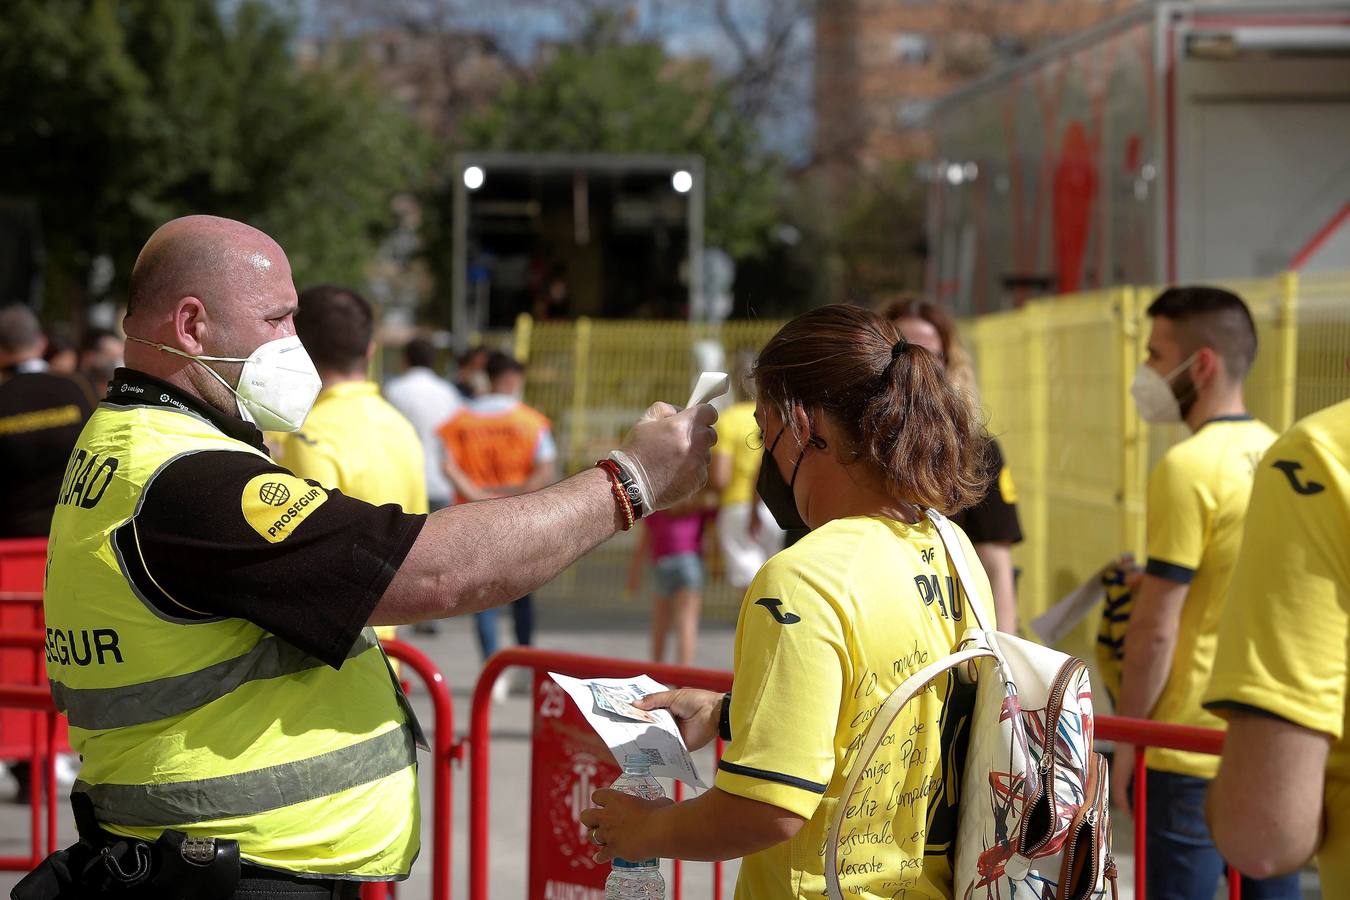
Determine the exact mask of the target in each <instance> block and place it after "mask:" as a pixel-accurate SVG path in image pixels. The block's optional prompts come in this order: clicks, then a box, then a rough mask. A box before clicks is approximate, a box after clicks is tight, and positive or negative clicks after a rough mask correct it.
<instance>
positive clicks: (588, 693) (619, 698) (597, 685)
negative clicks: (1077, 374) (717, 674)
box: [548, 672, 707, 788]
mask: <svg viewBox="0 0 1350 900" xmlns="http://www.w3.org/2000/svg"><path fill="white" fill-rule="evenodd" d="M548 675H549V677H550V678H552V679H553V680H554V681H556V682H557V683H558V685H559V686H560V687H561V688H562V689H563V690H564V691H566V692H567V695H568V696H569V697H571V698H572V702H573V703H575V704H576V705H577V707H578V708H579V709H580V710H581V714H582V715H583V716H585V717H586V721H587V722H589V723H590V725H591V727H592V728H594V729H595V733H596V734H598V735H600V739H601V740H603V741H604V742H605V745H606V746H607V747H609V751H610V752H611V753H613V754H614V758H615V759H616V760H618V761H619V763H620V764H622V763H623V760H624V757H625V756H628V755H629V754H630V753H636V754H640V755H642V756H645V757H647V759H648V760H650V761H651V764H652V774H653V775H655V776H656V777H658V778H675V779H678V780H679V781H683V782H684V783H685V784H688V785H692V786H694V787H697V788H706V787H707V785H706V784H704V783H703V779H701V778H699V777H698V769H697V768H695V766H694V760H693V758H692V757H691V756H690V755H689V749H688V748H687V747H685V746H684V739H683V738H681V737H680V730H679V728H678V727H676V725H675V719H674V718H673V717H672V716H671V715H670V713H669V712H667V711H666V710H664V709H654V710H651V711H650V712H648V711H647V710H643V709H638V708H637V707H635V706H633V701H634V700H637V699H639V698H641V697H645V696H646V695H648V694H655V693H657V692H659V691H664V690H665V689H666V687H665V685H663V684H661V683H660V682H658V681H656V680H655V679H654V678H651V677H649V676H647V675H636V676H634V677H632V678H591V679H584V678H569V677H568V676H566V675H559V674H558V673H557V672H549V673H548Z"/></svg>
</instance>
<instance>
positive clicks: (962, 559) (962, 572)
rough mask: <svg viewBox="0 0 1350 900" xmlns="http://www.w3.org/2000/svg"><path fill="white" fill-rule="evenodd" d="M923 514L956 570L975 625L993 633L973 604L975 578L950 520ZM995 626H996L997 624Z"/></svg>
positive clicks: (929, 511)
mask: <svg viewBox="0 0 1350 900" xmlns="http://www.w3.org/2000/svg"><path fill="white" fill-rule="evenodd" d="M924 514H925V515H926V516H928V520H929V521H930V522H932V523H933V526H934V527H935V528H937V533H938V537H940V538H941V539H942V546H943V547H944V548H945V549H946V551H947V558H948V559H949V560H950V561H951V564H952V568H953V569H955V570H956V578H957V581H959V582H960V584H961V591H962V593H964V594H965V595H966V607H967V608H969V609H970V611H971V615H973V616H974V617H975V624H976V625H978V626H979V627H980V630H981V631H985V632H993V631H994V630H995V629H993V628H990V627H989V625H988V624H986V623H985V621H984V617H983V616H982V615H981V614H980V605H979V604H978V603H976V602H975V598H976V597H978V596H979V594H977V593H976V592H975V576H974V575H972V574H971V572H970V563H969V562H968V561H967V560H966V551H965V548H964V547H962V546H961V539H960V538H959V537H957V536H956V531H955V529H953V528H952V523H951V520H949V519H948V518H947V517H946V516H944V515H943V514H942V513H940V512H938V511H937V510H935V509H925V510H924ZM995 624H996V625H997V623H995Z"/></svg>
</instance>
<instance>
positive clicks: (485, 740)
mask: <svg viewBox="0 0 1350 900" xmlns="http://www.w3.org/2000/svg"><path fill="white" fill-rule="evenodd" d="M511 666H522V667H524V668H527V669H543V670H545V671H549V672H558V673H560V674H563V675H572V676H575V677H578V678H622V677H624V676H627V675H633V674H636V673H638V672H644V673H646V674H648V675H650V676H652V677H653V678H655V679H656V680H657V681H660V682H663V683H665V684H673V685H679V686H680V687H693V688H703V689H705V690H710V691H727V690H730V689H731V673H730V672H717V671H713V670H711V669H693V668H687V667H684V666H672V665H667V664H664V663H644V662H639V661H636V660H631V659H606V658H604V657H600V656H582V655H580V654H576V653H557V652H553V651H549V650H536V649H533V648H531V647H511V648H510V649H507V650H503V651H501V652H500V653H497V654H495V655H494V656H493V657H492V658H491V659H489V660H488V661H487V662H486V663H484V664H483V671H482V674H481V675H479V677H478V684H477V685H476V686H475V687H474V690H473V707H472V711H471V713H470V720H469V897H470V900H488V884H487V879H488V785H489V778H488V775H489V767H488V764H489V759H488V752H489V740H490V737H491V735H490V733H489V726H490V724H491V716H492V686H493V685H494V684H496V683H497V678H498V676H500V675H501V674H502V672H503V671H505V670H506V669H507V668H509V667H511ZM719 749H720V748H719ZM714 872H715V875H716V878H717V885H718V887H717V888H715V890H716V891H720V890H721V887H720V886H721V874H722V873H721V866H720V865H718V866H717V867H716V868H715V869H714ZM676 877H677V878H679V877H681V876H678V875H677V876H676ZM679 896H680V895H679V894H678V893H676V894H675V897H676V898H677V900H678V898H679ZM717 896H719V897H720V893H719V894H717Z"/></svg>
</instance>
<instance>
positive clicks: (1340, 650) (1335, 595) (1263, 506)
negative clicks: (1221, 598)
mask: <svg viewBox="0 0 1350 900" xmlns="http://www.w3.org/2000/svg"><path fill="white" fill-rule="evenodd" d="M1347 497H1350V474H1347V472H1346V469H1345V467H1344V464H1343V463H1342V462H1341V461H1340V460H1338V458H1337V457H1336V456H1335V454H1334V453H1331V452H1329V451H1328V449H1327V447H1326V446H1325V445H1323V444H1322V443H1321V442H1320V441H1319V440H1317V439H1316V438H1315V437H1314V436H1313V435H1310V434H1308V433H1307V432H1306V431H1304V430H1302V429H1300V428H1299V427H1297V426H1296V427H1295V430H1294V431H1291V432H1290V433H1289V434H1287V435H1286V436H1285V437H1283V438H1281V439H1280V440H1279V441H1278V442H1277V443H1276V444H1275V445H1274V446H1273V447H1271V449H1270V451H1269V452H1268V453H1267V454H1266V456H1265V458H1264V459H1262V460H1261V464H1260V466H1259V467H1258V469H1257V472H1256V482H1255V485H1254V488H1253V492H1252V499H1251V506H1250V508H1249V510H1248V514H1247V528H1246V532H1245V535H1244V537H1243V541H1242V550H1241V553H1240V555H1239V557H1238V563H1237V568H1236V569H1235V571H1234V573H1233V582H1232V588H1231V589H1230V591H1229V596H1228V605H1227V608H1226V610H1225V613H1224V618H1223V622H1222V624H1221V626H1220V629H1219V640H1218V650H1217V653H1216V655H1215V659H1214V671H1213V674H1212V675H1211V677H1210V682H1209V687H1208V689H1207V690H1206V692H1205V695H1204V700H1203V703H1204V705H1205V706H1206V707H1207V708H1209V709H1210V710H1211V711H1213V712H1214V713H1216V714H1218V715H1220V716H1222V715H1223V714H1224V711H1225V709H1228V708H1232V707H1234V706H1238V707H1242V706H1246V707H1254V708H1256V709H1259V710H1262V711H1265V712H1268V713H1272V714H1274V715H1277V716H1279V717H1280V718H1282V719H1286V720H1288V721H1290V722H1293V723H1294V724H1296V725H1301V726H1303V727H1304V728H1310V729H1312V730H1314V731H1320V732H1323V733H1325V734H1329V735H1331V736H1332V737H1333V738H1334V739H1336V740H1339V739H1340V738H1341V737H1342V734H1343V731H1344V722H1345V717H1346V705H1345V703H1346V676H1347V663H1346V651H1345V648H1346V645H1347V641H1348V640H1350V615H1348V611H1350V596H1348V595H1347V592H1350V571H1348V568H1350V563H1347V559H1346V549H1345V547H1346V541H1347V538H1350V521H1348V520H1347V519H1348V517H1347V506H1346V504H1347Z"/></svg>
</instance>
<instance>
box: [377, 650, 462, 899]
mask: <svg viewBox="0 0 1350 900" xmlns="http://www.w3.org/2000/svg"><path fill="white" fill-rule="evenodd" d="M381 643H383V644H384V649H385V652H386V653H388V654H389V655H390V656H391V657H392V658H394V659H397V660H398V661H399V662H401V663H404V664H406V665H407V667H408V668H410V669H412V670H413V671H414V672H416V673H417V674H418V676H419V677H420V678H421V679H422V683H423V684H425V685H426V688H427V693H428V694H429V695H431V704H432V708H433V709H434V710H435V713H436V721H435V722H434V723H433V725H432V728H433V733H432V738H431V754H432V756H431V765H432V770H431V817H432V818H431V896H432V898H433V900H450V859H451V854H452V852H453V847H452V844H451V839H450V832H451V828H452V827H453V824H454V823H453V818H452V812H453V805H452V800H453V794H452V782H451V777H450V764H451V763H452V762H454V761H455V760H456V759H459V758H461V757H462V756H463V753H462V751H463V748H462V747H461V746H459V745H458V744H456V743H455V707H454V703H453V702H452V701H451V699H450V688H449V686H448V685H446V683H445V676H444V675H442V674H441V670H440V669H438V668H436V664H435V663H434V662H432V661H431V658H430V657H428V656H427V655H426V654H425V653H423V652H422V651H421V650H418V649H417V648H416V647H414V646H412V645H411V644H405V643H404V642H403V641H382V642H381ZM396 891H397V888H395V887H394V885H392V884H388V885H386V884H370V885H367V886H366V887H365V889H363V891H362V893H361V896H362V898H363V900H382V898H384V897H386V896H392V895H394V894H395V893H396Z"/></svg>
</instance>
